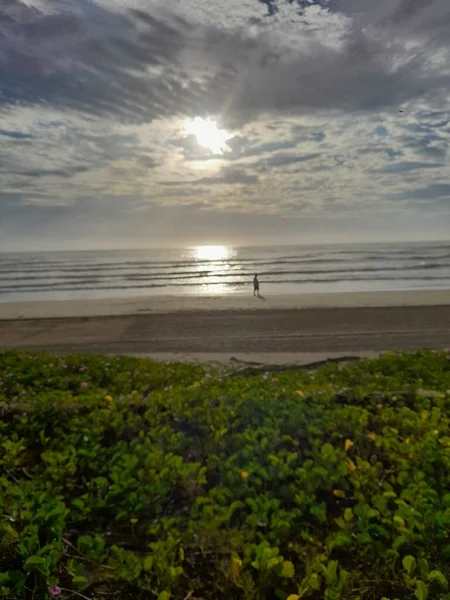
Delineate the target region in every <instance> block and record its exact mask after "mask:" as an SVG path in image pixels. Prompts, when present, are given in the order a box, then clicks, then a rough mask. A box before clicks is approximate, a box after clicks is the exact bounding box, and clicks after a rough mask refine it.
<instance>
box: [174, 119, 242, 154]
mask: <svg viewBox="0 0 450 600" xmlns="http://www.w3.org/2000/svg"><path fill="white" fill-rule="evenodd" d="M184 132H185V133H186V134H188V135H195V137H196V138H197V142H198V143H199V144H200V146H204V147H205V148H208V149H209V150H211V152H212V153H213V154H223V152H224V150H225V149H226V148H227V145H226V142H227V140H229V139H230V137H231V135H230V134H229V133H228V131H226V130H225V129H219V128H218V126H217V123H216V121H211V120H210V119H202V117H195V119H188V120H187V121H185V123H184Z"/></svg>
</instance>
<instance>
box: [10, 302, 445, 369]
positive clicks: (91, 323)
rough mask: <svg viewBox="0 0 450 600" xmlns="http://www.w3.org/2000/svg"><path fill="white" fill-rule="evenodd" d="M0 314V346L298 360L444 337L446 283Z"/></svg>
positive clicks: (431, 343) (32, 308) (30, 308)
mask: <svg viewBox="0 0 450 600" xmlns="http://www.w3.org/2000/svg"><path fill="white" fill-rule="evenodd" d="M311 306H313V307H314V308H311ZM0 319H1V320H0V348H3V349H6V348H16V349H19V348H21V349H36V350H45V351H55V352H101V353H111V354H133V355H145V356H150V357H152V358H159V359H161V360H210V361H219V362H226V361H229V360H230V359H232V358H234V359H236V360H239V361H244V362H253V363H269V364H285V363H299V364H305V363H309V362H315V361H321V360H324V359H326V358H327V357H329V358H330V357H331V358H338V357H341V356H352V357H353V356H374V355H376V354H377V353H380V352H384V351H388V350H414V349H418V348H434V349H441V348H446V347H450V292H408V293H382V294H381V293H380V294H372V293H371V294H339V295H336V294H327V295H325V294H323V295H314V296H307V295H303V296H301V295H298V296H290V297H287V296H286V297H284V296H280V297H272V298H270V299H267V300H265V301H264V300H256V299H255V300H254V299H253V298H247V297H242V296H239V297H236V296H233V297H227V298H223V297H218V298H198V297H195V298H194V297H193V298H151V299H145V298H143V299H139V300H111V301H104V300H102V301H86V302H78V301H77V302H67V303H66V302H59V303H58V302H47V303H29V304H25V303H21V304H15V305H12V304H0Z"/></svg>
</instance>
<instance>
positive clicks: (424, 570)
mask: <svg viewBox="0 0 450 600" xmlns="http://www.w3.org/2000/svg"><path fill="white" fill-rule="evenodd" d="M417 562H418V564H419V570H420V574H421V575H422V576H425V575H428V573H429V572H430V567H429V566H428V561H427V560H425V558H419V560H418V561H417Z"/></svg>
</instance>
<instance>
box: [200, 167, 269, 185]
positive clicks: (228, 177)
mask: <svg viewBox="0 0 450 600" xmlns="http://www.w3.org/2000/svg"><path fill="white" fill-rule="evenodd" d="M195 183H196V184H198V185H206V184H207V185H217V184H224V185H236V184H241V185H256V184H257V183H259V178H258V176H257V175H249V174H248V173H247V172H246V171H245V169H241V168H239V167H224V168H222V169H221V171H220V174H219V175H217V176H213V177H203V178H202V179H198V180H197V181H196V182H195Z"/></svg>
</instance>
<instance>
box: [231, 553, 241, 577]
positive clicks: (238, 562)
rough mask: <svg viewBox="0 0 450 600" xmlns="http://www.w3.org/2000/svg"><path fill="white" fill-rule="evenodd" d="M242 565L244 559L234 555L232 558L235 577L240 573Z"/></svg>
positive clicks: (232, 570) (232, 569)
mask: <svg viewBox="0 0 450 600" xmlns="http://www.w3.org/2000/svg"><path fill="white" fill-rule="evenodd" d="M241 567H242V560H241V559H240V558H237V557H236V556H233V558H232V559H231V572H232V573H233V577H237V576H238V575H239V571H240V568H241Z"/></svg>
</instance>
